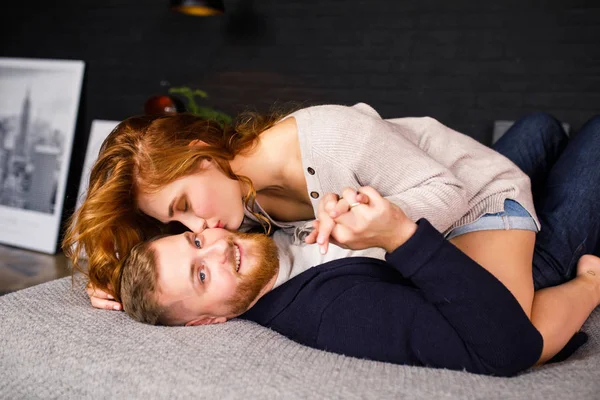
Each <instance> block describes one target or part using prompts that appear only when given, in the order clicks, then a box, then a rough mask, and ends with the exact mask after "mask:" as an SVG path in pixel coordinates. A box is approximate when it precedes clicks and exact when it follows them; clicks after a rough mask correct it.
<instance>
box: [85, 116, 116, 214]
mask: <svg viewBox="0 0 600 400" xmlns="http://www.w3.org/2000/svg"><path fill="white" fill-rule="evenodd" d="M119 123H120V121H107V120H103V119H95V120H93V121H92V127H91V128H90V136H89V138H88V144H87V149H86V152H85V160H84V162H83V169H82V171H81V180H80V181H79V190H78V192H77V205H76V206H75V209H79V207H81V203H83V200H84V199H85V196H86V194H87V188H88V185H89V183H90V173H91V172H92V167H93V166H94V163H95V162H96V160H97V159H98V153H99V152H100V147H102V143H103V142H104V139H106V137H107V136H108V135H109V134H110V133H111V132H112V131H113V129H115V127H116V126H117V125H118V124H119Z"/></svg>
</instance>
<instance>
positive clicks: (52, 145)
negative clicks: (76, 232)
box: [0, 57, 85, 254]
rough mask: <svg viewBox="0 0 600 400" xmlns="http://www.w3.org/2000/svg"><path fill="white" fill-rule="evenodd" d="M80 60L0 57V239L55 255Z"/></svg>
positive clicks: (79, 83)
mask: <svg viewBox="0 0 600 400" xmlns="http://www.w3.org/2000/svg"><path fill="white" fill-rule="evenodd" d="M84 65H85V64H84V62H83V61H80V60H42V59H25V58H5V57H0V242H2V243H4V244H8V245H12V246H17V247H22V248H25V249H29V250H35V251H39V252H43V253H48V254H54V253H56V249H57V246H58V237H59V234H60V229H61V226H60V224H61V217H62V212H63V203H64V197H65V192H66V185H67V176H68V172H69V171H68V170H69V165H70V162H71V151H72V146H73V138H74V136H75V127H76V125H77V113H78V110H79V102H80V96H81V87H82V83H83V74H84Z"/></svg>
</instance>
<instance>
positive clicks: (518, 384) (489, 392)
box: [0, 278, 600, 400]
mask: <svg viewBox="0 0 600 400" xmlns="http://www.w3.org/2000/svg"><path fill="white" fill-rule="evenodd" d="M584 330H585V331H586V332H587V333H588V334H589V337H590V338H589V341H588V343H587V344H585V345H584V346H583V347H582V348H581V349H579V350H578V351H577V352H576V353H575V354H574V355H573V356H572V357H571V358H570V359H569V360H567V361H566V362H563V363H557V364H551V365H547V366H544V367H541V368H535V369H532V370H529V371H527V372H524V373H522V374H521V375H519V376H517V377H514V378H496V377H489V376H481V375H474V374H469V373H466V372H459V371H449V370H441V369H431V368H422V367H407V366H401V365H393V364H387V363H382V362H375V361H368V360H360V359H356V358H352V357H345V356H341V355H337V354H332V353H328V352H324V351H320V350H314V349H311V348H308V347H305V346H302V345H299V344H297V343H295V342H293V341H291V340H289V339H287V338H285V337H283V336H281V335H279V334H278V333H276V332H273V331H271V330H269V329H267V328H264V327H261V326H259V325H256V324H254V323H252V322H247V321H241V320H233V321H229V322H227V323H225V324H220V325H214V326H199V327H187V328H186V327H177V328H169V327H155V326H148V325H143V324H141V323H137V322H134V321H132V320H130V319H129V318H128V317H127V315H126V314H124V313H122V312H114V311H104V310H97V309H94V308H92V307H91V306H90V304H89V300H88V298H87V295H86V294H85V292H84V291H83V288H82V285H81V284H76V285H75V286H72V285H71V279H70V278H64V279H58V280H55V281H52V282H48V283H45V284H42V285H39V286H35V287H32V288H29V289H25V290H21V291H18V292H15V293H10V294H7V295H5V296H2V297H0V398H1V399H50V398H66V399H86V398H90V399H91V398H95V399H102V398H115V399H117V398H118V399H177V398H182V399H191V398H199V399H241V398H243V399H315V398H327V399H387V398H408V399H426V400H431V399H455V398H456V399H486V400H489V399H503V400H505V399H543V400H549V399H600V343H599V339H600V309H598V310H596V311H595V312H594V314H593V315H592V316H591V318H590V319H589V320H588V321H587V322H586V324H585V326H584Z"/></svg>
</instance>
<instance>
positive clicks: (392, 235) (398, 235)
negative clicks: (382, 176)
mask: <svg viewBox="0 0 600 400" xmlns="http://www.w3.org/2000/svg"><path fill="white" fill-rule="evenodd" d="M313 227H314V231H313V232H311V234H310V235H308V236H307V237H306V239H305V242H306V243H307V244H314V243H318V244H319V246H320V248H321V253H323V254H325V253H326V252H327V249H328V246H329V242H331V243H335V244H337V245H338V246H341V247H344V248H349V249H353V250H362V249H366V248H369V247H381V248H383V249H385V250H386V251H387V252H391V251H393V250H395V249H396V248H397V247H399V246H400V245H402V244H403V243H404V242H405V241H406V240H408V238H410V237H411V236H412V235H413V233H414V232H415V231H416V229H417V225H416V224H415V223H414V222H413V221H411V220H410V219H409V218H408V217H407V216H406V214H405V213H404V211H402V209H401V208H400V207H398V206H397V205H395V204H393V203H391V202H390V201H389V200H387V199H385V198H383V197H382V196H381V195H380V194H379V193H378V192H377V191H376V190H375V189H373V188H371V187H368V186H365V187H361V188H359V189H358V191H357V190H356V189H352V188H345V189H344V190H343V191H342V195H341V196H339V195H337V194H335V193H327V194H326V195H325V196H323V198H322V199H321V201H320V202H319V209H318V215H317V219H316V220H315V221H314V222H313Z"/></svg>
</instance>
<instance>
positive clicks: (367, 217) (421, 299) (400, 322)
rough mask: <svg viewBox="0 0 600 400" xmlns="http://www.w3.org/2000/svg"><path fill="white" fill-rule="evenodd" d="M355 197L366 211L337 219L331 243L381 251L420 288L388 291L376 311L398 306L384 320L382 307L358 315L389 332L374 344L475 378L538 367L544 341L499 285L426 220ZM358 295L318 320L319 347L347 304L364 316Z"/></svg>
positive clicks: (374, 198)
mask: <svg viewBox="0 0 600 400" xmlns="http://www.w3.org/2000/svg"><path fill="white" fill-rule="evenodd" d="M360 192H361V193H363V194H365V195H367V196H368V199H369V200H368V204H361V205H358V206H355V207H353V208H351V210H350V211H349V212H347V213H346V214H343V215H341V216H340V217H339V218H337V219H336V222H337V224H336V226H335V227H334V230H333V234H332V236H333V237H334V238H335V239H336V240H338V241H341V242H342V243H344V244H345V245H346V246H347V247H349V248H353V249H361V248H366V247H374V246H376V247H382V248H384V249H386V251H387V252H388V254H387V255H386V260H387V262H388V263H389V264H390V265H391V267H393V268H395V269H396V270H397V271H398V272H400V273H401V274H402V275H403V276H404V277H406V278H408V279H410V280H411V282H412V283H413V284H414V285H415V286H416V287H417V288H418V295H417V294H415V293H414V292H411V291H408V289H407V288H406V287H404V286H402V287H401V289H399V288H396V290H393V289H391V288H388V289H387V291H386V293H387V296H388V298H379V302H380V305H381V304H386V303H387V302H392V303H393V304H395V305H396V306H395V307H393V308H392V309H388V310H386V311H385V312H381V313H380V311H379V310H381V309H382V307H379V308H374V309H370V310H369V311H368V313H367V314H368V315H363V316H362V318H363V319H362V321H372V324H374V325H378V326H376V328H377V329H380V330H381V332H389V334H388V335H387V336H385V337H379V338H378V339H376V340H379V341H380V342H381V343H390V340H391V338H394V337H398V338H399V339H401V338H402V337H403V335H404V336H406V340H407V342H408V345H409V346H410V349H411V350H410V353H411V356H410V357H413V358H414V360H415V362H417V363H421V364H425V365H433V366H440V367H457V364H456V363H458V365H460V366H462V367H463V368H466V369H468V370H470V371H474V372H481V373H492V374H498V375H510V374H514V373H516V372H518V371H520V370H523V369H525V368H528V367H530V366H532V365H534V364H535V362H536V361H537V359H538V358H539V355H540V353H541V349H542V338H541V335H540V334H539V332H538V331H537V330H536V329H535V327H534V326H533V325H532V324H531V322H530V321H529V319H528V318H527V316H526V315H525V314H524V313H523V310H522V309H521V307H520V306H519V304H518V302H517V301H516V299H515V298H514V296H513V295H512V294H511V293H510V291H509V290H508V289H507V288H506V287H505V286H504V285H502V283H501V282H500V281H498V279H496V278H495V277H494V276H493V275H491V274H490V273H489V272H488V271H486V270H485V269H484V268H483V267H481V266H480V265H478V264H477V263H476V262H475V261H473V260H472V259H471V258H469V257H468V256H466V255H465V254H464V253H463V252H461V251H460V250H459V249H457V248H456V247H455V246H454V245H452V244H451V243H449V242H448V241H446V240H445V239H444V237H443V236H442V235H441V234H440V233H439V232H438V231H437V230H436V229H435V228H434V227H433V226H432V225H431V224H430V223H429V222H428V221H427V220H424V219H422V220H420V221H419V223H418V226H417V224H415V223H414V222H412V221H410V220H409V219H408V218H407V217H406V215H405V214H404V213H403V212H402V210H401V209H400V208H399V207H397V206H395V205H393V204H391V203H390V202H389V201H387V200H386V199H384V198H382V197H381V196H380V195H379V194H378V193H377V192H376V191H374V190H373V189H371V188H361V189H360ZM340 239H341V240H340ZM378 292H382V289H381V288H380V290H379V291H378ZM378 292H377V291H374V292H373V293H370V294H369V297H365V298H364V304H365V307H366V308H368V304H369V303H371V302H373V301H375V302H376V301H377V300H376V299H377V298H378V296H379V294H378ZM365 293H366V292H365ZM392 293H393V294H392ZM355 296H359V297H360V296H361V294H360V292H357V293H354V292H353V291H348V292H347V293H345V295H344V296H340V298H339V299H338V300H337V301H336V302H335V304H332V305H331V307H330V309H329V310H328V311H327V316H324V317H323V321H324V322H323V325H322V327H321V331H320V336H319V337H320V338H321V340H326V338H327V337H328V335H329V333H327V331H328V329H333V330H336V329H337V328H336V327H335V326H332V325H331V322H332V321H336V320H338V321H337V322H338V326H340V327H341V326H344V321H343V320H339V318H340V317H339V316H340V315H343V314H344V313H343V311H342V309H343V307H344V302H346V303H347V302H350V303H351V304H356V305H360V306H359V307H358V308H356V309H355V310H352V312H357V313H361V312H363V311H364V309H365V308H364V307H363V306H362V303H361V302H358V301H355V300H356V299H355ZM390 296H392V297H393V298H389V297H390ZM398 299H401V301H398ZM347 306H348V304H346V307H347ZM350 308H351V307H350ZM383 308H385V307H383ZM332 310H335V312H333V311H332ZM355 316H356V317H359V315H355ZM388 316H389V317H388ZM359 320H360V319H357V321H359ZM346 322H347V321H346ZM388 324H389V325H388ZM346 326H347V325H346ZM327 327H329V328H327ZM407 327H409V328H410V329H409V331H406V329H407ZM432 327H435V329H433V330H432ZM339 334H342V332H339ZM386 338H388V339H390V340H387V341H386ZM451 338H454V339H456V340H457V341H456V342H455V343H454V345H453V346H451V348H450V347H448V346H446V345H445V344H447V343H449V342H451V340H450V339H451ZM334 345H335V344H334ZM372 345H375V346H377V344H376V343H373V344H372Z"/></svg>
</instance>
